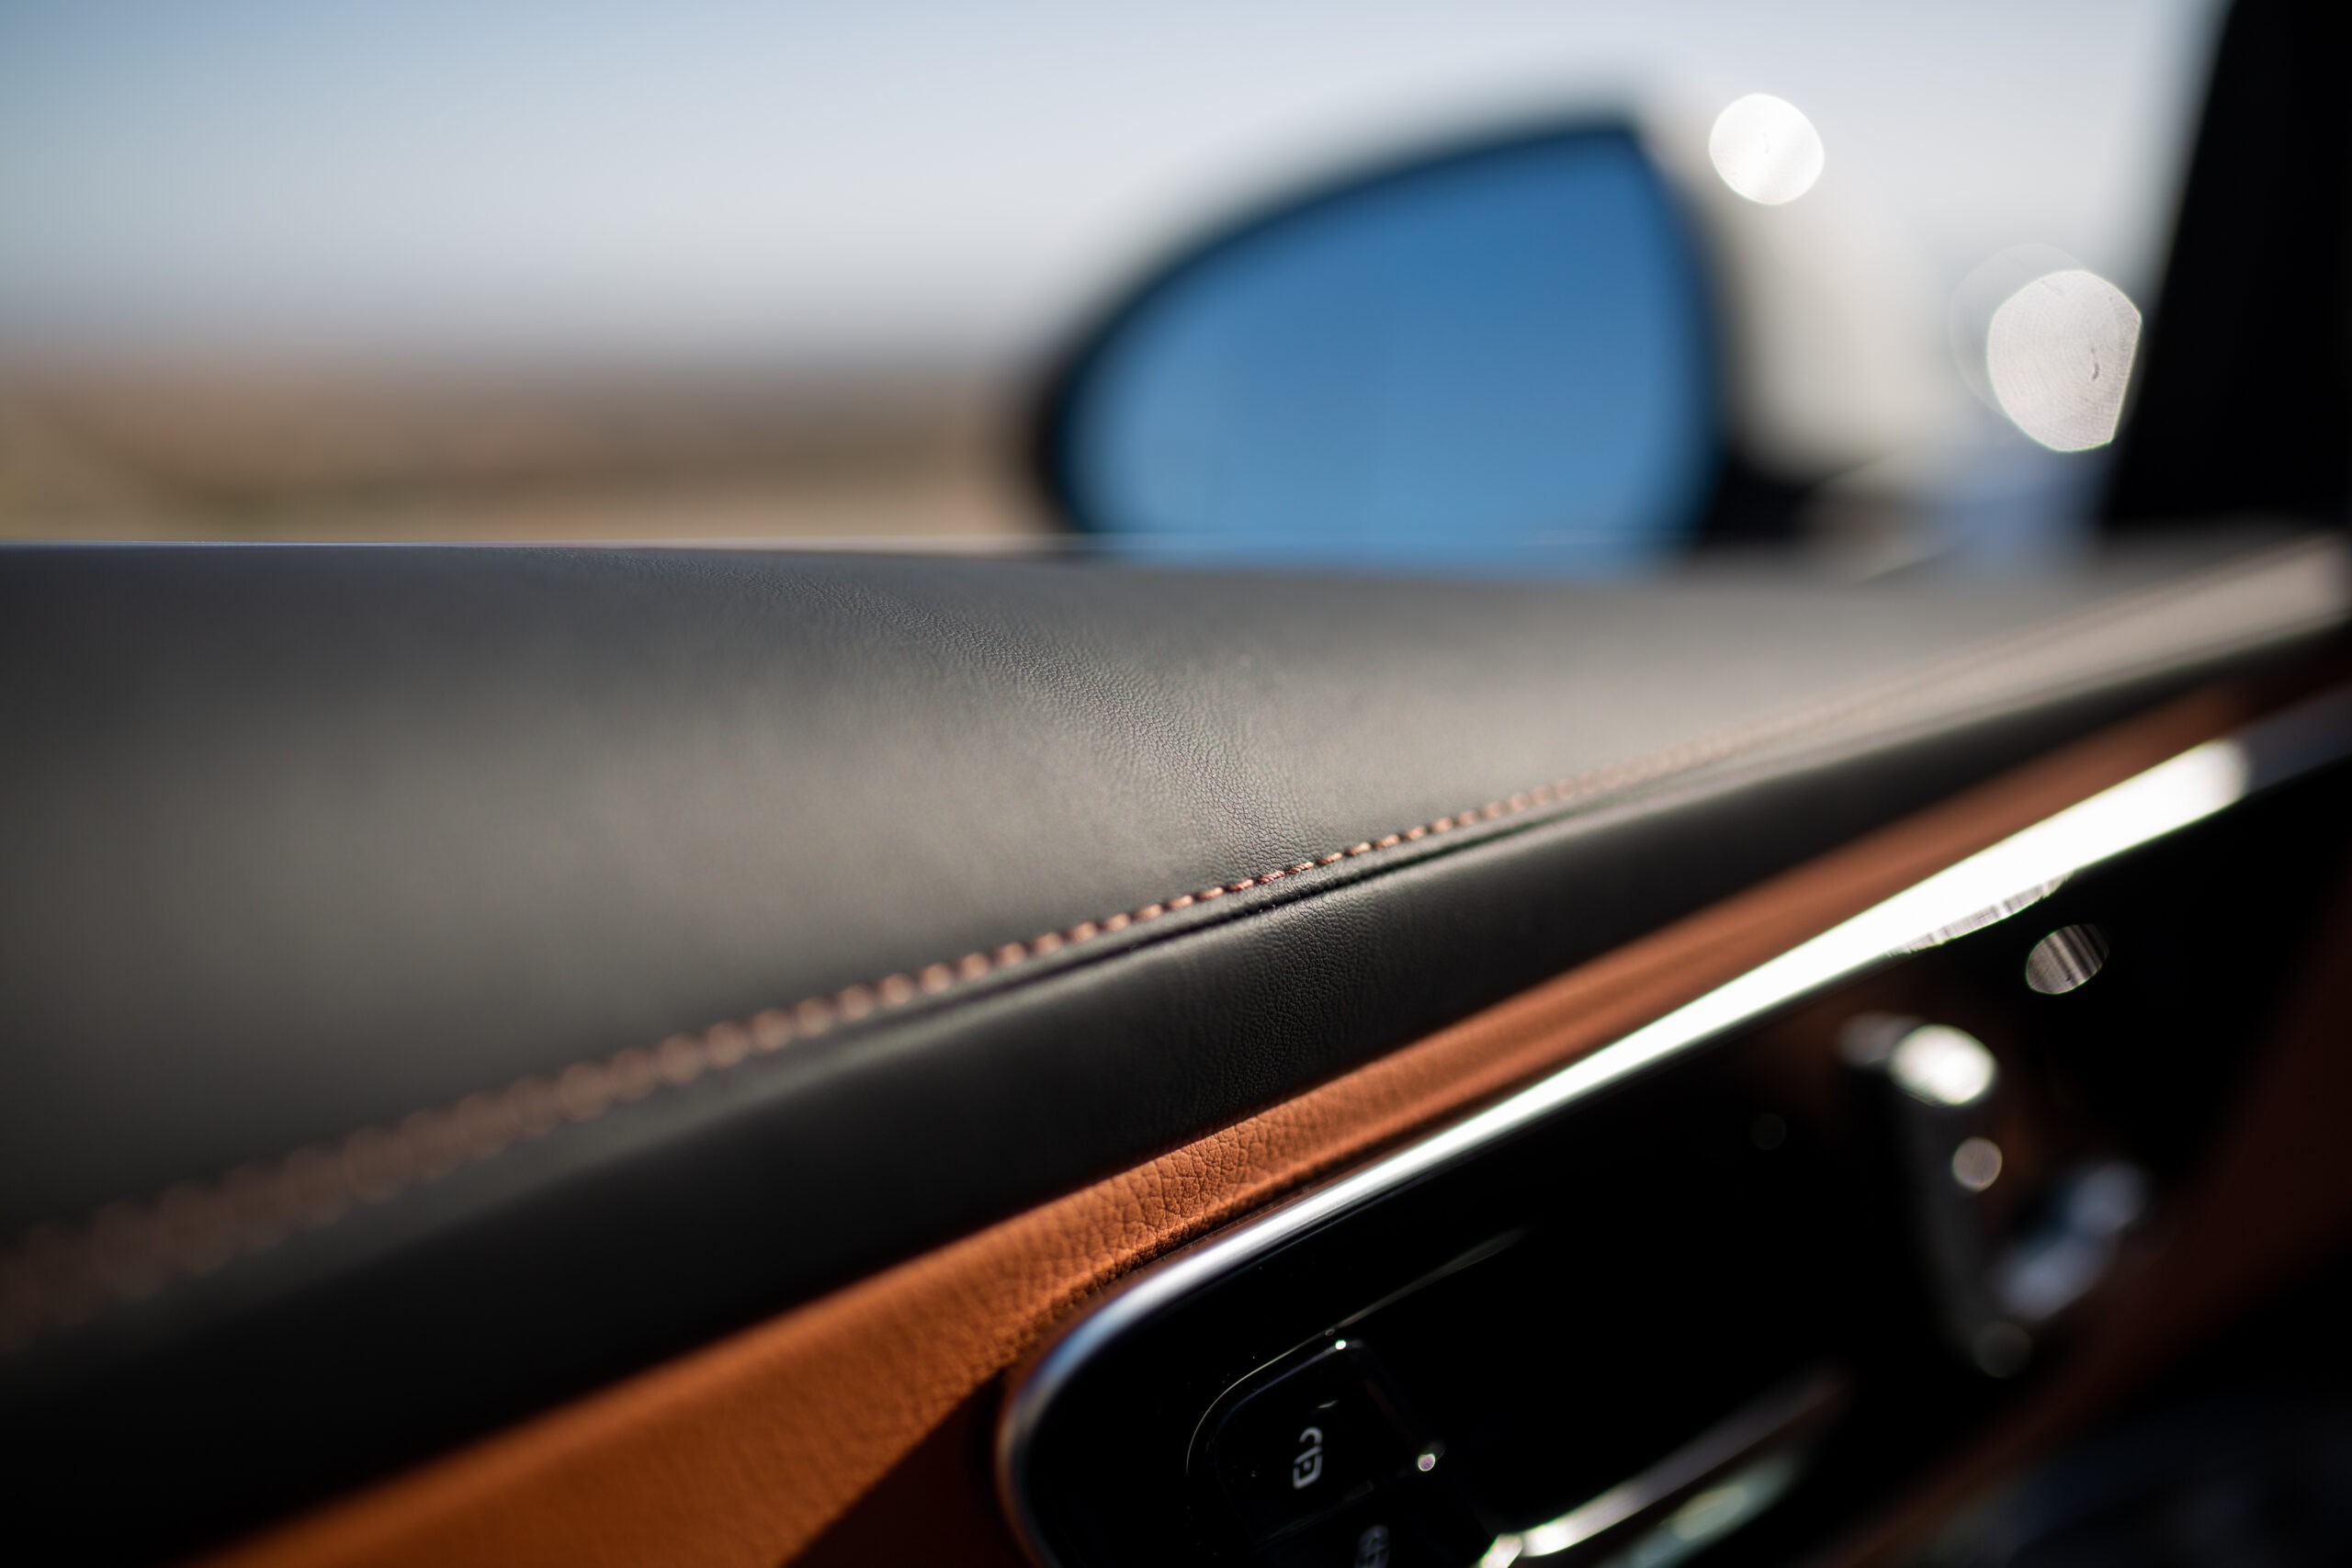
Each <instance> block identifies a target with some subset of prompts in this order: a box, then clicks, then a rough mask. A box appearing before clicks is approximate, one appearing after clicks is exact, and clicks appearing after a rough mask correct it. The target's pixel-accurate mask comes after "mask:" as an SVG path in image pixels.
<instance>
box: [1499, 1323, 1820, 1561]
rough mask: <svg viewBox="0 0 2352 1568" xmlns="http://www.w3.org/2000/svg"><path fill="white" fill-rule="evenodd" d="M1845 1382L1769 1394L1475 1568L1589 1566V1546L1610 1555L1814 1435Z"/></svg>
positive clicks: (1786, 1386)
mask: <svg viewBox="0 0 2352 1568" xmlns="http://www.w3.org/2000/svg"><path fill="white" fill-rule="evenodd" d="M1849 1381H1850V1380H1849V1378H1848V1377H1847V1374H1846V1371H1845V1370H1844V1369H1843V1368H1840V1367H1836V1366H1822V1367H1816V1368H1815V1369H1814V1370H1813V1371H1811V1372H1809V1373H1806V1374H1804V1376H1801V1377H1798V1378H1796V1379H1794V1380H1792V1382H1787V1383H1783V1384H1782V1385H1781V1386H1780V1387H1778V1388H1774V1389H1770V1390H1768V1391H1766V1392H1765V1393H1762V1394H1760V1395H1758V1397H1757V1398H1755V1399H1753V1400H1751V1401H1749V1402H1748V1403H1747V1404H1744V1405H1742V1406H1741V1407H1740V1408H1739V1409H1737V1410H1735V1411H1733V1412H1732V1413H1731V1414H1730V1415H1729V1416H1724V1418H1723V1419H1722V1420H1721V1421H1718V1422H1717V1423H1715V1425H1713V1427H1708V1428H1707V1429H1706V1430H1705V1431H1703V1432H1702V1433H1700V1434H1699V1435H1698V1436H1697V1437H1695V1438H1691V1440H1690V1441H1689V1442H1687V1443H1685V1444H1684V1445H1683V1446H1682V1447H1680V1448H1679V1449H1677V1450H1674V1451H1673V1452H1672V1453H1670V1454H1668V1455H1667V1456H1666V1457H1665V1458H1664V1459H1662V1460H1660V1461H1657V1463H1656V1464H1654V1465H1652V1466H1650V1467H1649V1468H1648V1469H1647V1470H1645V1471H1643V1472H1641V1473H1640V1474H1638V1475H1636V1476H1634V1477H1633V1478H1632V1479H1631V1480H1629V1481H1622V1482H1620V1483H1617V1484H1616V1485H1614V1486H1612V1487H1611V1488H1610V1489H1609V1490H1608V1491H1606V1492H1603V1493H1601V1494H1600V1495H1599V1496H1597V1497H1594V1498H1593V1499H1591V1500H1590V1501H1589V1502H1587V1503H1585V1504H1583V1505H1582V1506H1578V1507H1575V1508H1571V1509H1570V1510H1568V1512H1566V1513H1565V1514H1562V1515H1561V1516H1560V1517H1558V1518H1555V1519H1552V1520H1550V1521H1548V1522H1546V1523H1544V1524H1540V1525H1533V1526H1531V1527H1530V1528H1528V1529H1523V1530H1519V1531H1516V1532H1514V1533H1512V1534H1509V1535H1505V1536H1502V1537H1500V1538H1499V1539H1498V1540H1496V1542H1495V1544H1494V1545H1492V1546H1491V1547H1488V1548H1487V1555H1486V1556H1484V1557H1482V1558H1480V1559H1479V1560H1478V1568H1510V1564H1512V1563H1514V1562H1530V1561H1541V1560H1543V1559H1546V1558H1554V1557H1564V1558H1569V1559H1571V1560H1574V1561H1579V1562H1589V1561H1590V1560H1591V1559H1592V1557H1593V1555H1594V1552H1593V1551H1588V1550H1586V1549H1587V1548H1597V1549H1598V1550H1599V1551H1602V1552H1610V1551H1615V1550H1617V1549H1618V1548H1621V1547H1623V1545H1624V1544H1625V1542H1624V1540H1623V1537H1624V1536H1625V1534H1626V1533H1628V1530H1627V1528H1628V1527H1633V1528H1636V1529H1637V1528H1639V1527H1641V1526H1643V1525H1645V1524H1653V1523H1656V1522H1657V1517H1658V1516H1660V1515H1661V1514H1664V1513H1665V1512H1666V1511H1667V1510H1668V1508H1670V1507H1672V1506H1675V1505H1677V1504H1679V1503H1681V1502H1683V1501H1684V1500H1685V1499H1687V1498H1688V1497H1689V1496H1690V1495H1691V1494H1692V1493H1693V1492H1696V1491H1698V1490H1699V1489H1700V1488H1701V1487H1702V1486H1705V1485H1707V1484H1709V1483H1713V1482H1717V1481H1721V1480H1722V1479H1724V1477H1725V1476H1726V1475H1729V1474H1730V1473H1732V1472H1735V1471H1738V1470H1744V1469H1747V1468H1749V1467H1751V1466H1753V1465H1755V1464H1756V1463H1757V1462H1758V1461H1760V1460H1763V1459H1766V1458H1768V1457H1770V1455H1772V1454H1774V1453H1776V1452H1780V1451H1782V1450H1789V1449H1792V1448H1798V1447H1801V1446H1802V1445H1804V1444H1807V1443H1810V1442H1811V1441H1812V1440H1813V1439H1814V1438H1817V1437H1819V1436H1820V1435H1821V1433H1822V1431H1823V1430H1824V1429H1825V1428H1826V1427H1828V1426H1829V1425H1830V1424H1831V1423H1832V1422H1833V1421H1835V1420H1836V1419H1837V1417H1838V1416H1839V1415H1840V1414H1842V1413H1843V1411H1844V1409H1845V1405H1846V1403H1847V1399H1848V1391H1849ZM1564 1568H1565V1565H1564Z"/></svg>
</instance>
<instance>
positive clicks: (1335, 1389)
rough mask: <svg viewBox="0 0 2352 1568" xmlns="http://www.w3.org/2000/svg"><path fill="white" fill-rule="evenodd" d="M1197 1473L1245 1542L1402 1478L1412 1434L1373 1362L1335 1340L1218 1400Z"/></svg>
mask: <svg viewBox="0 0 2352 1568" xmlns="http://www.w3.org/2000/svg"><path fill="white" fill-rule="evenodd" d="M1220 1403H1222V1404H1224V1405H1225V1408H1224V1409H1223V1410H1222V1411H1221V1412H1213V1413H1212V1416H1211V1418H1210V1420H1209V1421H1208V1422H1207V1423H1206V1424H1205V1426H1206V1430H1207V1437H1206V1440H1205V1443H1204V1450H1203V1452H1202V1453H1201V1454H1200V1455H1199V1456H1197V1459H1198V1460H1204V1461H1206V1462H1205V1464H1204V1465H1199V1464H1197V1463H1196V1468H1203V1469H1205V1470H1206V1471H1207V1472H1208V1473H1209V1475H1210V1476H1211V1477H1212V1478H1213V1486H1214V1490H1215V1492H1216V1494H1217V1495H1218V1500H1219V1501H1221V1503H1222V1504H1223V1506H1225V1507H1226V1508H1227V1509H1228V1510H1229V1511H1230V1512H1231V1514H1232V1516H1233V1517H1234V1518H1235V1520H1236V1521H1237V1522H1238V1524H1239V1526H1240V1530H1241V1534H1242V1535H1243V1536H1244V1538H1246V1539H1247V1540H1249V1541H1250V1543H1252V1544H1256V1543H1258V1542H1262V1541H1267V1540H1274V1539H1276V1538H1277V1537H1280V1536H1285V1535H1288V1534H1290V1533H1291V1532H1292V1531H1294V1530H1297V1529H1303V1528H1305V1527H1306V1526H1307V1525H1309V1524H1312V1523H1314V1522H1315V1521H1316V1520H1317V1519H1320V1518H1323V1517H1327V1516H1329V1515H1330V1514H1333V1513H1336V1512H1338V1511H1339V1510H1340V1509H1341V1508H1344V1507H1346V1506H1348V1505H1349V1504H1350V1503H1352V1502H1355V1501H1357V1500H1359V1499H1361V1498H1363V1497H1364V1496H1366V1495H1370V1494H1371V1492H1372V1491H1373V1490H1374V1488H1375V1487H1377V1486H1379V1485H1380V1484H1381V1483H1384V1482H1385V1481H1389V1480H1391V1479H1394V1478H1397V1477H1398V1476H1401V1475H1404V1474H1407V1473H1408V1472H1410V1471H1411V1470H1412V1467H1413V1463H1414V1461H1415V1458H1416V1454H1417V1447H1416V1442H1415V1434H1414V1432H1413V1430H1412V1428H1411V1427H1410V1426H1409V1424H1408V1422H1407V1421H1406V1419H1405V1417H1404V1416H1403V1414H1402V1412H1401V1410H1400V1409H1399V1407H1398V1404H1397V1400H1396V1399H1395V1398H1394V1396H1393V1395H1391V1394H1390V1393H1388V1391H1387V1390H1386V1389H1385V1387H1384V1386H1383V1380H1382V1379H1381V1377H1380V1374H1379V1371H1378V1369H1377V1367H1376V1366H1375V1364H1374V1362H1373V1360H1372V1359H1371V1356H1370V1354H1369V1353H1368V1352H1367V1351H1366V1350H1365V1349H1364V1348H1363V1346H1362V1345H1360V1344H1356V1343H1353V1342H1351V1341H1347V1340H1340V1341H1338V1342H1336V1343H1334V1344H1333V1345H1331V1346H1330V1347H1329V1348H1326V1349H1324V1350H1322V1351H1321V1352H1320V1353H1318V1354H1317V1355H1315V1356H1313V1357H1311V1358H1309V1359H1307V1360H1306V1361H1304V1362H1302V1363H1298V1364H1295V1365H1294V1366H1292V1367H1291V1368H1289V1369H1288V1370H1287V1371H1280V1372H1278V1373H1276V1374H1275V1375H1274V1376H1273V1377H1272V1379H1271V1380H1269V1381H1266V1382H1261V1383H1257V1384H1255V1385H1253V1386H1250V1387H1248V1388H1245V1389H1242V1390H1240V1391H1238V1393H1235V1394H1229V1395H1227V1400H1226V1401H1221V1402H1220Z"/></svg>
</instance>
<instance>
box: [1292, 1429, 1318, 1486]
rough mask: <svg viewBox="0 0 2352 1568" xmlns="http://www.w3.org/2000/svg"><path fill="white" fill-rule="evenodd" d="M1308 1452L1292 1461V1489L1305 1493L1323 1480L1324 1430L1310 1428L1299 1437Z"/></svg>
mask: <svg viewBox="0 0 2352 1568" xmlns="http://www.w3.org/2000/svg"><path fill="white" fill-rule="evenodd" d="M1298 1440H1299V1441H1300V1442H1302V1443H1305V1444H1306V1450H1305V1451H1304V1452H1302V1453H1301V1454H1300V1455H1299V1456H1298V1457H1297V1458H1296V1459H1295V1460H1293V1461H1290V1489H1291V1490H1292V1491H1294V1492H1304V1491H1306V1489H1307V1488H1308V1487H1310V1486H1312V1485H1314V1484H1315V1483H1317V1481H1320V1480H1321V1479H1323V1428H1322V1427H1307V1428H1306V1430H1305V1431H1303V1432H1301V1433H1300V1434H1299V1435H1298Z"/></svg>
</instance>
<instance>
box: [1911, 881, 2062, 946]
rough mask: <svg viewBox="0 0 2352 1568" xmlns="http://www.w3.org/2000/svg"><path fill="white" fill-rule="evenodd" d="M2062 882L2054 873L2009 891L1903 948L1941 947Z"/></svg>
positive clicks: (2030, 903) (2024, 906) (2048, 892)
mask: <svg viewBox="0 0 2352 1568" xmlns="http://www.w3.org/2000/svg"><path fill="white" fill-rule="evenodd" d="M2065 885H2066V879H2065V878H2064V877H2063V876H2055V877H2052V878H2051V879H2050V880H2049V881H2048V882H2045V883H2043V884H2042V885H2041V886H2039V887H2029V888H2027V889H2026V890H2025V891H2024V892H2022V893H2013V894H2011V895H2010V896H2009V897H2007V898H2004V899H2002V900H2000V901H1999V902H1998V903H1996V904H1989V905H1987V906H1985V908H1982V909H1979V910H1977V911H1976V912H1975V913H1973V914H1972V915H1969V916H1966V917H1964V918H1963V919H1957V920H1953V921H1951V923H1950V924H1948V925H1941V926H1938V927H1937V928H1936V929H1935V930H1934V931H1929V932H1928V934H1927V935H1925V936H1923V937H1921V938H1920V939H1919V940H1918V941H1917V942H1906V943H1905V945H1904V947H1903V951H1904V952H1905V953H1921V952H1925V951H1926V950H1927V949H1928V948H1931V947H1941V946H1942V945H1943V944H1944V943H1946V942H1951V941H1953V940H1954V939H1956V938H1959V937H1963V936H1966V935H1967V934H1968V933H1969V932H1971V931H1983V930H1984V929H1985V927H1986V926H1989V925H1996V924H1998V923H1999V922H2000V921H2003V920H2006V919H2008V918H2009V917H2010V916H2011V915H2014V914H2016V913H2017V912H2018V910H2019V909H2027V908H2032V907H2033V906H2034V905H2036V904H2039V903H2041V901H2042V900H2043V899H2044V898H2047V897H2050V896H2051V895H2052V893H2055V892H2057V891H2058V889H2059V888H2061V887H2063V886H2065Z"/></svg>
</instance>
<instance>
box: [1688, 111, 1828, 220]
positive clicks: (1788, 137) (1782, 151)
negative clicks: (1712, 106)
mask: <svg viewBox="0 0 2352 1568" xmlns="http://www.w3.org/2000/svg"><path fill="white" fill-rule="evenodd" d="M1707 157H1708V158H1709V159H1710V160H1711V161H1712V162H1713V164H1714V165H1715V173H1717V174H1718V175H1722V176H1723V180H1724V184H1725V185H1727V186H1731V188H1732V189H1733V190H1735V191H1737V192H1738V193H1739V194H1740V195H1742V196H1744V197H1747V199H1748V200H1750V201H1752V202H1755V203H1757V204H1758V205H1759V206H1763V207H1779V206H1781V204H1783V203H1785V202H1791V201H1794V200H1795V199H1796V198H1797V197H1801V196H1803V195H1804V193H1805V192H1807V191H1809V190H1811V189H1812V188H1813V183H1814V182H1815V180H1817V179H1819V178H1820V177H1821V165H1822V164H1823V162H1824V160H1825V154H1824V153H1823V152H1822V148H1821V133H1820V132H1819V131H1817V130H1814V128H1813V121H1811V120H1809V119H1807V118H1805V117H1804V111H1803V110H1801V109H1799V108H1798V107H1796V105H1794V104H1792V103H1791V102H1789V101H1788V100H1787V99H1786V98H1776V97H1774V96H1772V95H1771V94H1770V93H1750V94H1748V95H1747V96H1746V97H1744V98H1736V99H1734V100H1733V101H1732V102H1731V103H1730V104H1729V105H1728V106H1727V107H1725V108H1724V112H1723V113H1721V114H1719V115H1717V116H1716V117H1715V128H1714V129H1713V130H1711V131H1709V132H1708V133H1707Z"/></svg>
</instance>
